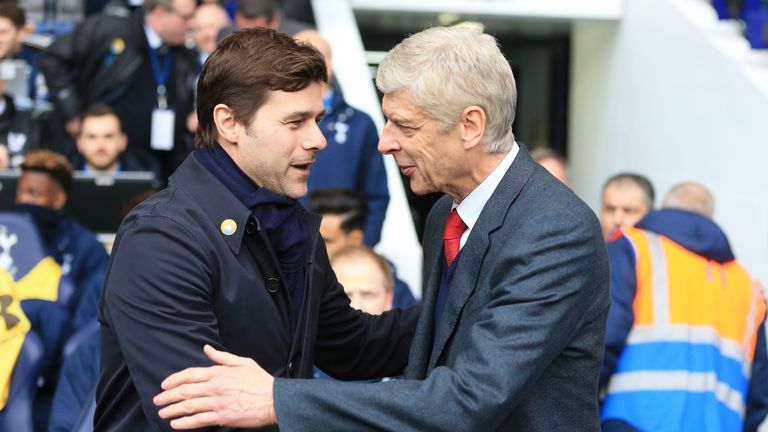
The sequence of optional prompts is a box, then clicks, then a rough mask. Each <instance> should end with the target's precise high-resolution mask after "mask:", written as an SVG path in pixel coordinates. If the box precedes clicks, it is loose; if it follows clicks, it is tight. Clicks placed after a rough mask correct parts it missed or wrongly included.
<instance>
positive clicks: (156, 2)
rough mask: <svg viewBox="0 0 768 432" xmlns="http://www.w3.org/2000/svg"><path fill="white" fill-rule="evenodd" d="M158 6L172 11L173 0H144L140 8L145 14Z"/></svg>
mask: <svg viewBox="0 0 768 432" xmlns="http://www.w3.org/2000/svg"><path fill="white" fill-rule="evenodd" d="M158 6H160V7H161V8H163V9H165V10H166V11H172V10H173V0H144V4H143V5H142V9H144V14H145V15H146V14H148V13H150V12H152V11H153V10H154V9H155V8H156V7H158Z"/></svg>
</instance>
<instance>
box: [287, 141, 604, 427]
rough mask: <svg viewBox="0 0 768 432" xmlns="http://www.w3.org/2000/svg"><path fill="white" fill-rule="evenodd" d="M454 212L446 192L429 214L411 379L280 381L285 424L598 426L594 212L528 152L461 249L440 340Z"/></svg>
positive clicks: (600, 272) (598, 282)
mask: <svg viewBox="0 0 768 432" xmlns="http://www.w3.org/2000/svg"><path fill="white" fill-rule="evenodd" d="M450 209H451V199H450V198H449V197H447V196H446V197H444V198H443V199H441V200H440V201H438V202H437V204H435V206H434V208H433V209H432V211H431V212H430V215H429V217H428V219H427V229H426V232H425V236H424V269H425V272H424V274H425V276H424V287H425V293H424V298H423V307H422V311H421V317H420V319H419V325H418V328H417V330H416V335H415V337H414V339H413V344H412V346H411V352H410V357H409V362H408V368H407V370H406V378H407V379H405V380H398V381H389V382H385V383H379V384H355V383H338V382H336V383H329V382H321V381H306V380H286V379H278V380H277V381H276V383H275V387H274V395H275V409H276V412H277V419H278V424H279V426H280V429H282V430H286V431H309V430H333V431H337V430H344V431H360V430H393V431H404V430H414V431H448V430H451V431H493V430H514V431H579V432H581V431H598V430H599V428H600V424H599V415H598V403H597V384H598V374H599V371H600V365H601V362H602V358H603V338H604V335H605V320H606V317H607V313H608V306H609V296H608V261H607V257H606V252H605V244H604V241H603V238H602V236H601V232H600V227H599V224H598V222H597V219H596V218H595V215H594V213H593V212H592V211H591V210H590V209H589V208H588V207H587V206H586V205H585V204H584V203H583V202H582V201H581V200H579V198H577V197H576V195H574V194H573V192H571V191H570V190H569V189H568V188H567V187H565V186H564V185H563V184H562V183H560V182H559V181H557V180H555V179H554V178H553V177H552V176H551V175H549V173H547V171H546V170H544V169H543V168H541V167H540V166H539V165H538V164H536V163H535V162H533V160H531V158H530V156H529V155H528V153H527V151H526V150H525V149H524V148H521V150H520V153H519V154H518V155H517V157H516V158H515V161H514V162H513V164H512V166H511V167H510V169H509V170H508V171H507V173H506V174H505V176H504V178H503V180H502V181H501V183H500V184H499V186H498V187H497V189H496V191H495V192H494V193H493V195H492V197H491V198H490V200H489V201H488V202H487V204H486V205H485V207H484V208H483V211H482V213H481V214H480V217H479V219H478V220H477V223H476V224H475V226H474V228H473V229H472V232H471V234H470V236H469V238H468V240H467V242H466V244H465V245H464V247H463V249H462V253H461V258H460V260H459V262H458V267H457V268H456V272H455V274H454V279H453V281H452V283H451V286H450V290H449V294H448V297H447V301H446V306H445V312H444V316H443V321H442V323H440V326H439V328H438V331H437V334H436V335H435V337H434V343H433V328H434V324H433V320H434V308H435V301H436V298H437V291H438V286H439V284H440V275H441V271H442V260H443V252H442V233H443V230H444V227H445V220H446V218H447V216H448V213H449V211H450ZM433 347H434V348H433Z"/></svg>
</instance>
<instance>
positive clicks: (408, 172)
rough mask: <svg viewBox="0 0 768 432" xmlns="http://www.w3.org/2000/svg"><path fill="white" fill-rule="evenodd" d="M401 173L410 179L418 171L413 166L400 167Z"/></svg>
mask: <svg viewBox="0 0 768 432" xmlns="http://www.w3.org/2000/svg"><path fill="white" fill-rule="evenodd" d="M399 168H400V172H401V173H402V174H403V175H404V176H406V177H410V175H411V174H413V171H415V170H416V167H415V166H413V165H400V167H399Z"/></svg>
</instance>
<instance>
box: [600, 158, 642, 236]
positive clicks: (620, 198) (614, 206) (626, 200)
mask: <svg viewBox="0 0 768 432" xmlns="http://www.w3.org/2000/svg"><path fill="white" fill-rule="evenodd" d="M653 200H654V192H653V185H652V184H651V182H650V180H648V179H647V178H646V177H645V176H643V175H640V174H635V173H627V172H624V173H619V174H616V175H614V176H612V177H611V178H609V179H608V180H607V181H606V182H605V184H604V185H603V194H602V196H601V199H600V201H601V205H600V226H601V227H602V230H603V238H605V240H606V241H608V240H610V238H611V235H612V234H613V233H614V232H615V231H616V230H617V229H618V228H627V227H632V226H635V224H636V223H638V222H639V221H640V219H642V218H643V216H645V214H646V213H648V212H649V211H651V210H653Z"/></svg>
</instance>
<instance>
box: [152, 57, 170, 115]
mask: <svg viewBox="0 0 768 432" xmlns="http://www.w3.org/2000/svg"><path fill="white" fill-rule="evenodd" d="M149 60H150V62H151V63H152V72H153V73H154V74H155V82H157V107H158V108H160V109H166V108H168V98H167V96H166V87H165V84H166V83H167V82H168V76H169V75H170V74H171V61H172V60H173V55H171V52H170V51H168V52H167V53H165V55H164V56H163V67H162V69H161V68H160V59H159V56H158V55H157V50H156V49H154V48H152V47H150V48H149Z"/></svg>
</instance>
